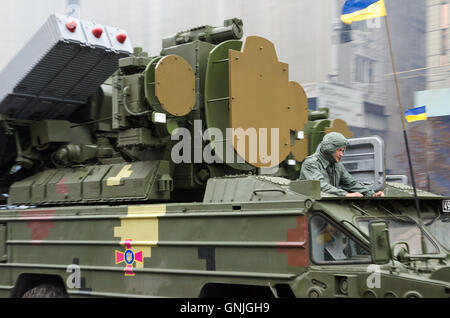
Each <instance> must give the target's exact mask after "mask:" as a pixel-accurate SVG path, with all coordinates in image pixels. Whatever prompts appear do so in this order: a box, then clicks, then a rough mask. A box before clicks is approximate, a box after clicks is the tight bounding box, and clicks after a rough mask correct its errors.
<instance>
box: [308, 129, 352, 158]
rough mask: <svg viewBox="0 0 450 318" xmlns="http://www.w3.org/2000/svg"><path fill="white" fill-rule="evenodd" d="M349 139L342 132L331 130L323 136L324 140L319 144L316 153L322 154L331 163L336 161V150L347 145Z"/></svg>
mask: <svg viewBox="0 0 450 318" xmlns="http://www.w3.org/2000/svg"><path fill="white" fill-rule="evenodd" d="M347 145H348V141H347V138H345V137H344V135H342V134H341V133H338V132H331V133H328V134H326V135H325V137H323V139H322V142H321V143H320V144H319V145H318V146H317V150H316V153H317V154H320V155H321V156H322V157H323V158H325V159H326V160H327V161H329V162H330V163H336V159H335V158H334V152H335V151H336V149H338V148H340V147H347Z"/></svg>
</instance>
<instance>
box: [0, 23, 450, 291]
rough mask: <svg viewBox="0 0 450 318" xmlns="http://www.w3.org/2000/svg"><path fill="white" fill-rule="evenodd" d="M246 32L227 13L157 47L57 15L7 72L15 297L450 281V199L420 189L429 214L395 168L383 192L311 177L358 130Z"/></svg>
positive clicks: (422, 286)
mask: <svg viewBox="0 0 450 318" xmlns="http://www.w3.org/2000/svg"><path fill="white" fill-rule="evenodd" d="M242 36H243V23H242V21H241V20H239V19H230V20H226V21H225V22H224V25H223V26H219V27H212V26H201V27H197V28H193V29H190V30H187V31H182V32H179V33H177V34H175V35H173V36H170V37H168V38H165V39H163V41H162V44H163V45H162V51H161V54H160V55H159V56H150V57H149V56H148V54H146V53H145V52H143V50H142V49H139V48H133V46H132V45H131V42H130V39H129V37H128V35H127V33H126V32H125V31H124V30H121V29H117V28H113V27H108V26H103V25H100V24H96V23H92V22H88V21H84V20H78V19H73V18H70V17H67V16H62V15H52V16H50V18H49V20H48V21H47V23H46V24H45V25H44V26H43V27H42V29H40V30H39V31H38V32H37V33H36V35H35V36H34V37H33V38H32V39H31V40H30V42H29V43H28V44H27V45H26V46H25V47H24V49H23V50H22V51H20V52H19V53H18V54H17V56H16V57H15V58H14V59H13V60H12V61H11V62H10V63H9V64H8V65H7V66H6V67H5V69H4V70H3V72H2V73H1V74H0V113H1V117H0V124H1V125H0V127H1V137H0V138H1V142H0V146H1V147H2V157H1V162H0V172H1V183H0V184H1V189H2V192H3V193H4V201H5V202H4V203H5V204H7V208H5V209H4V210H1V211H0V296H1V297H67V296H71V297H77V296H78V297H88V296H93V297H150V296H160V297H224V296H225V297H227V296H238V297H248V296H253V297H255V296H261V297H447V298H448V297H449V296H450V266H449V261H450V254H449V251H450V246H449V235H448V233H449V224H450V223H449V220H450V218H449V213H448V210H449V209H450V207H449V202H450V201H448V198H445V197H442V196H439V195H435V194H432V193H427V192H423V191H418V195H419V198H420V206H421V211H422V215H421V217H420V218H418V216H417V214H416V210H415V207H414V198H413V194H412V189H411V187H409V186H407V185H402V184H398V183H389V182H384V170H383V169H382V170H381V171H378V172H377V176H376V178H374V179H373V180H374V182H373V186H374V187H377V188H380V187H382V188H384V191H385V193H386V197H381V198H366V197H364V198H345V197H335V196H330V195H327V194H326V193H322V192H321V191H320V185H319V182H318V181H300V180H298V176H299V170H300V165H301V162H302V161H303V160H304V158H305V157H306V156H307V155H308V154H311V153H312V152H314V151H315V149H316V148H317V145H318V144H319V143H320V142H321V140H322V138H323V136H324V135H325V134H326V133H329V132H330V131H340V132H342V133H343V134H345V135H346V136H347V137H352V135H351V132H350V131H349V130H348V127H347V125H346V123H345V122H344V121H342V120H339V119H334V120H330V119H328V110H327V109H319V110H316V111H308V105H307V97H306V94H305V92H304V90H303V89H302V87H301V85H299V84H298V83H296V82H292V81H289V68H288V65H287V64H285V63H282V62H279V61H278V58H277V55H276V51H275V47H274V45H273V43H272V42H270V41H268V40H266V39H264V38H261V37H258V36H250V37H247V38H246V39H245V41H241V38H242ZM351 140H356V139H351ZM244 141H246V142H244ZM355 147H356V148H358V147H359V146H358V143H356V146H355ZM375 148H376V147H375ZM375 148H374V149H375ZM376 149H378V148H376ZM380 149H382V148H380ZM269 150H270V151H269ZM380 151H381V150H376V151H375V152H376V155H377V156H380ZM348 152H350V151H348ZM255 153H256V154H257V155H255ZM346 156H347V158H349V157H348V155H346ZM359 156H362V157H365V156H366V157H367V154H362V155H361V154H360V155H359ZM357 157H358V156H356V157H355V158H357ZM352 164H353V165H354V164H355V162H353V163H352ZM356 164H357V162H356ZM349 168H351V165H349ZM364 169H365V168H364ZM364 169H363V170H364ZM356 170H357V169H356ZM360 170H361V169H360ZM369 170H370V169H369ZM363 172H364V171H363ZM380 177H381V180H382V182H381V184H380V182H378V181H377V180H380ZM375 181H376V182H375Z"/></svg>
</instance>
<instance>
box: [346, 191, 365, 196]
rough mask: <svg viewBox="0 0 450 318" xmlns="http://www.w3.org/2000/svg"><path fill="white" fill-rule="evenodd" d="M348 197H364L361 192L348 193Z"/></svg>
mask: <svg viewBox="0 0 450 318" xmlns="http://www.w3.org/2000/svg"><path fill="white" fill-rule="evenodd" d="M345 196H346V197H363V195H362V194H361V193H359V192H353V193H347V194H345Z"/></svg>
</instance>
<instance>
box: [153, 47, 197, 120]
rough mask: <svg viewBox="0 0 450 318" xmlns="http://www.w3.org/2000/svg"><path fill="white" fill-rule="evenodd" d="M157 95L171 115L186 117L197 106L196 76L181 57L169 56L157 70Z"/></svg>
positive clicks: (162, 105)
mask: <svg viewBox="0 0 450 318" xmlns="http://www.w3.org/2000/svg"><path fill="white" fill-rule="evenodd" d="M155 82H156V83H155V84H156V85H155V95H156V97H158V100H159V102H160V103H161V107H162V108H163V109H164V110H165V111H167V112H168V113H169V114H172V115H175V116H185V115H187V114H189V113H190V111H191V110H192V108H194V106H195V95H196V94H195V93H196V92H195V74H194V71H193V70H192V68H191V66H190V65H189V63H188V62H186V60H185V59H184V58H182V57H181V56H177V55H167V56H165V57H163V58H162V59H161V60H160V61H159V62H158V64H157V65H156V68H155Z"/></svg>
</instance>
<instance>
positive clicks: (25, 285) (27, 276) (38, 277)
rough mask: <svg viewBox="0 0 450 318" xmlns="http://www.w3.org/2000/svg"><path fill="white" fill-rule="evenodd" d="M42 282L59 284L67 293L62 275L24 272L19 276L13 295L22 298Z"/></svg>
mask: <svg viewBox="0 0 450 318" xmlns="http://www.w3.org/2000/svg"><path fill="white" fill-rule="evenodd" d="M42 284H50V285H55V286H59V287H60V288H61V289H62V290H63V291H64V293H65V294H66V295H67V291H66V286H65V285H64V281H63V279H62V278H61V276H58V275H48V274H33V273H22V274H20V275H19V277H18V278H17V281H16V284H15V285H14V288H13V289H12V291H11V297H12V298H20V297H22V295H23V294H25V293H26V292H27V291H28V290H30V289H32V288H34V287H36V286H39V285H42Z"/></svg>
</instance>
